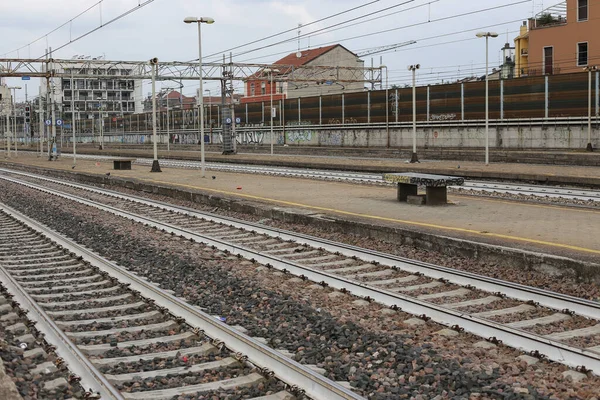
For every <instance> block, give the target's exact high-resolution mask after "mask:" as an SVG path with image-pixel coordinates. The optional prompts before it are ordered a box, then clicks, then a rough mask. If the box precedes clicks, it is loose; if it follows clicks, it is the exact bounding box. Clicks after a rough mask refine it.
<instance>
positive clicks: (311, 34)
mask: <svg viewBox="0 0 600 400" xmlns="http://www.w3.org/2000/svg"><path fill="white" fill-rule="evenodd" d="M414 1H415V0H406V1H404V2H402V3H400V4H395V5H393V6H390V7H386V8H383V9H381V10H377V11H373V12H371V13H368V14H365V15H361V16H359V17H355V18H351V19H348V20H346V21H342V22H338V23H336V24H333V25H330V26H327V27H325V28H321V29H317V30H316V31H312V32H308V33H305V34H303V35H299V36H297V37H294V38H290V39H285V40H280V41H279V42H275V43H271V44H268V45H265V46H261V47H257V48H255V49H252V50H246V51H244V52H242V53H237V54H235V55H234V56H235V57H239V56H243V55H244V54H248V53H253V52H255V51H259V50H263V49H267V48H269V47H273V46H277V45H280V44H283V43H288V42H291V41H295V40H297V39H298V38H303V37H307V36H313V35H314V34H315V33H319V32H323V31H326V30H329V29H331V28H335V27H336V26H340V25H345V24H348V23H350V22H354V21H357V20H359V19H362V18H366V17H369V16H371V15H375V14H379V13H381V12H384V11H388V10H391V9H393V8H397V7H400V6H404V5H406V4H409V3H412V2H414ZM403 11H407V10H403ZM346 28H348V27H346Z"/></svg>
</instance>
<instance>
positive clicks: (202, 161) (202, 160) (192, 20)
mask: <svg viewBox="0 0 600 400" xmlns="http://www.w3.org/2000/svg"><path fill="white" fill-rule="evenodd" d="M183 22H185V23H186V24H194V23H195V24H198V66H199V71H198V76H199V77H198V79H199V80H200V90H199V91H198V93H199V95H198V108H199V110H198V115H199V116H200V121H199V123H198V125H199V127H200V165H201V169H202V177H203V178H206V161H205V157H204V87H203V84H202V24H214V23H215V20H214V19H212V18H210V17H201V18H197V17H187V18H185V19H184V20H183Z"/></svg>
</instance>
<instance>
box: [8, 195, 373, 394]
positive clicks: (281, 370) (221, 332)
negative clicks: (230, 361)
mask: <svg viewBox="0 0 600 400" xmlns="http://www.w3.org/2000/svg"><path fill="white" fill-rule="evenodd" d="M47 193H50V191H48V192H47ZM55 194H57V195H59V196H60V194H58V193H55ZM71 200H75V199H74V198H71ZM88 205H91V204H88ZM107 208H108V207H107ZM0 209H2V210H4V211H5V212H6V213H7V214H9V215H11V216H13V217H14V218H16V219H18V220H19V221H21V222H22V223H23V224H25V225H26V226H28V227H29V228H31V229H33V230H35V231H37V232H40V233H42V234H43V235H45V236H46V237H48V238H49V239H50V240H52V241H54V242H55V243H57V244H59V245H61V246H63V248H65V249H67V250H68V251H69V252H71V253H74V254H75V255H76V256H78V257H83V259H85V260H86V261H88V262H89V263H90V264H91V265H92V266H95V267H97V268H99V269H100V270H101V271H104V272H106V273H108V274H109V275H110V276H112V277H114V278H116V279H117V280H119V282H121V283H125V284H129V285H130V286H129V288H130V289H133V290H137V291H138V292H140V293H141V295H142V296H143V297H145V298H148V299H152V300H154V302H155V304H157V305H158V306H161V307H165V308H167V309H168V310H169V312H170V313H172V314H173V315H176V316H179V317H181V318H183V319H184V320H185V321H186V323H187V324H188V325H190V326H191V327H192V328H199V329H201V330H202V331H203V332H204V333H205V334H206V335H207V336H209V337H212V338H216V339H219V340H221V341H223V342H224V343H225V345H226V346H227V347H228V348H229V349H231V350H233V351H234V352H240V353H242V354H244V355H246V356H248V359H249V361H250V362H252V363H253V364H255V365H257V366H259V367H262V368H266V369H268V370H270V371H272V372H273V373H274V374H275V376H276V377H277V378H279V379H281V380H282V381H283V382H286V383H288V384H289V385H290V386H294V385H295V386H297V387H299V388H301V389H303V390H304V391H305V393H306V394H307V395H308V396H309V397H311V398H313V399H316V400H359V399H363V397H361V396H359V395H357V394H356V393H354V392H352V391H351V390H349V389H346V388H344V387H343V386H341V385H340V384H338V383H336V382H334V381H331V380H329V379H327V378H325V377H323V376H321V375H320V374H319V373H317V372H315V371H313V370H311V369H310V368H308V367H306V366H304V365H302V364H300V363H298V362H296V361H294V360H292V359H290V358H288V357H286V356H284V355H282V354H280V353H279V352H277V351H276V350H274V349H272V348H270V347H268V346H266V345H264V344H262V343H260V342H259V341H257V340H256V339H254V338H252V337H250V336H248V335H246V334H244V333H241V332H239V331H237V330H236V329H234V328H232V327H230V326H229V325H227V324H225V323H223V322H221V321H220V320H217V319H216V318H214V317H212V316H210V315H208V314H206V313H204V312H202V311H200V310H198V309H197V308H196V307H194V306H192V305H190V304H188V303H187V302H185V301H183V300H181V299H179V298H178V297H176V296H174V295H172V294H170V293H167V292H166V291H164V290H162V289H160V288H158V287H157V286H155V285H153V284H150V283H148V282H147V281H145V280H144V279H142V278H141V277H139V276H137V275H136V274H134V273H132V272H129V271H127V270H126V269H125V268H123V267H121V266H119V265H117V264H115V263H112V262H110V261H109V260H107V259H105V258H103V257H101V256H99V255H97V254H96V253H94V252H93V251H91V250H89V249H87V248H86V247H85V246H82V245H79V244H76V243H74V242H72V241H70V240H68V239H67V238H66V237H65V236H63V235H61V234H60V233H58V232H56V231H54V230H53V229H51V228H49V227H47V226H45V225H44V224H42V223H40V222H37V221H35V220H33V219H31V218H29V217H27V216H25V215H23V214H22V213H20V212H19V211H17V210H15V209H13V208H11V207H9V206H6V205H2V204H0ZM107 211H109V210H108V209H107ZM114 211H115V210H112V211H111V212H113V213H114ZM132 215H133V214H132ZM130 219H132V218H130ZM138 222H144V223H148V222H150V221H149V220H143V219H141V220H139V221H138ZM157 227H158V226H157ZM187 238H188V239H192V238H193V237H192V236H190V237H187ZM196 239H197V238H196ZM32 301H33V300H32ZM57 329H58V328H57ZM117 398H119V399H120V398H122V397H117Z"/></svg>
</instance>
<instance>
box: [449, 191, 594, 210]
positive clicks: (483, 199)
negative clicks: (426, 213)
mask: <svg viewBox="0 0 600 400" xmlns="http://www.w3.org/2000/svg"><path fill="white" fill-rule="evenodd" d="M448 197H462V198H467V199H469V200H475V201H484V202H488V203H501V204H509V205H512V206H514V205H518V206H523V207H534V208H549V209H551V210H557V209H558V210H568V211H572V212H579V213H587V214H600V211H596V210H589V209H584V208H578V207H570V206H561V205H553V204H531V203H524V202H521V201H519V200H514V201H509V200H500V199H486V198H479V197H477V196H470V195H468V194H450V195H448Z"/></svg>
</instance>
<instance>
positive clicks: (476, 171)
mask: <svg viewBox="0 0 600 400" xmlns="http://www.w3.org/2000/svg"><path fill="white" fill-rule="evenodd" d="M215 148H216V146H214V145H211V146H207V149H215ZM77 149H78V152H81V153H82V154H83V153H85V154H101V155H105V156H117V157H130V158H131V157H132V158H136V157H145V158H152V155H153V151H152V148H150V147H148V148H144V149H138V148H131V147H128V146H119V145H116V144H114V145H109V146H105V149H104V150H98V149H97V147H96V146H92V145H91V144H87V145H78V146H77ZM180 149H181V147H178V146H172V147H171V151H170V152H167V148H166V145H160V146H159V158H163V157H167V158H175V159H184V160H195V161H198V160H199V159H200V153H199V149H197V150H196V151H191V150H185V148H184V150H180ZM350 150H351V149H350ZM70 151H71V149H70V148H68V147H64V148H63V153H67V152H70ZM243 151H244V149H240V153H239V154H237V155H235V156H224V155H222V154H221V153H220V152H215V151H210V150H207V152H206V161H207V162H227V163H241V164H256V165H272V166H289V167H310V168H316V169H322V168H327V169H335V170H342V171H362V172H372V173H377V174H381V173H402V172H422V173H428V174H435V175H450V176H462V177H464V178H470V179H478V178H486V179H508V180H515V181H519V180H522V181H536V182H546V183H559V184H565V185H572V184H586V185H596V186H598V187H600V173H599V172H598V171H599V167H598V166H580V165H555V164H548V165H546V164H523V163H501V162H491V163H490V164H489V165H485V163H484V162H483V160H484V157H485V156H484V153H483V151H481V161H479V162H478V161H452V160H443V161H437V160H427V159H421V162H420V163H417V164H410V163H409V162H408V160H407V159H405V158H402V157H400V156H395V157H396V158H390V157H357V156H322V155H315V154H314V153H311V152H310V150H309V149H307V150H305V151H306V152H307V153H303V154H290V153H289V151H290V150H289V148H287V149H284V148H281V147H275V154H274V155H273V156H271V155H270V154H262V153H259V154H257V153H244V152H243ZM283 151H286V153H285V154H282V153H281V152H283ZM298 151H300V150H298ZM470 152H476V150H472V151H470ZM538 153H539V152H538ZM553 154H554V153H549V154H548V156H549V157H550V158H551V157H552V156H553ZM584 154H585V156H586V158H598V159H600V152H595V153H591V154H590V153H584Z"/></svg>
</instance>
